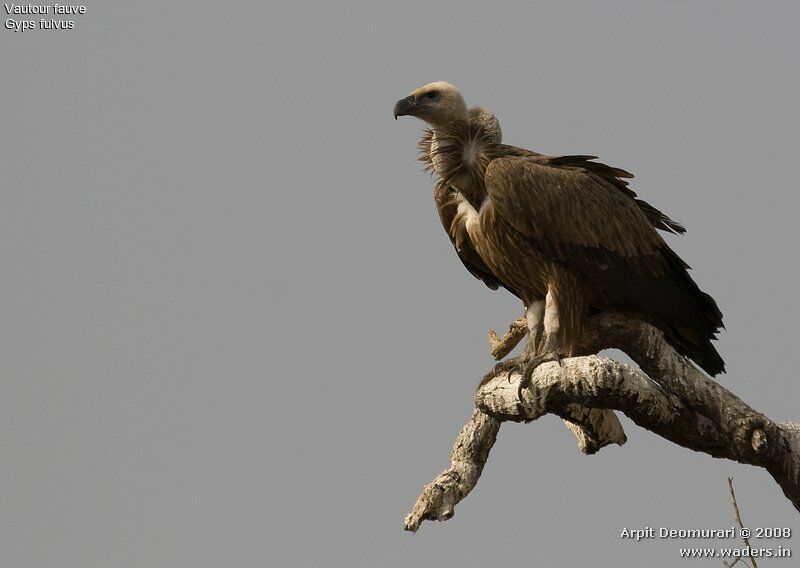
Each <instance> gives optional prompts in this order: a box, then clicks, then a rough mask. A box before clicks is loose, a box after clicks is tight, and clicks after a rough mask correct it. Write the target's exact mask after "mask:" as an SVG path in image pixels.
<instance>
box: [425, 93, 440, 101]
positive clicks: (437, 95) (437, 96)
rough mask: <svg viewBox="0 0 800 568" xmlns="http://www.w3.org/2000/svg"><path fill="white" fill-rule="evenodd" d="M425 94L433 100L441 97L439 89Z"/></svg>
mask: <svg viewBox="0 0 800 568" xmlns="http://www.w3.org/2000/svg"><path fill="white" fill-rule="evenodd" d="M425 96H426V97H428V99H430V100H432V101H435V100H436V99H438V98H439V92H438V91H431V92H430V93H428V94H427V95H425Z"/></svg>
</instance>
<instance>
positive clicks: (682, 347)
mask: <svg viewBox="0 0 800 568" xmlns="http://www.w3.org/2000/svg"><path fill="white" fill-rule="evenodd" d="M570 158H571V159H572V160H571V162H572V163H573V164H574V163H575V161H576V160H577V161H579V160H585V159H586V158H587V157H570ZM560 160H561V162H560V163H559V161H560ZM565 163H569V162H566V161H564V159H563V158H549V157H545V156H539V157H537V156H521V157H502V158H496V159H494V160H492V161H491V162H490V163H489V165H488V167H487V169H486V174H485V184H486V191H487V193H488V195H489V197H490V198H491V203H492V207H493V208H494V211H495V212H496V214H497V215H498V216H500V217H502V218H503V219H504V220H505V221H506V222H507V223H509V224H510V225H511V226H512V227H513V229H514V230H516V231H518V232H519V233H521V234H522V235H524V236H525V237H527V238H528V240H529V242H530V243H531V246H532V247H533V248H534V250H535V251H536V252H537V253H538V254H541V255H543V256H545V257H548V258H551V259H552V260H555V261H557V262H558V263H559V264H560V265H563V266H564V267H565V268H566V269H568V270H571V271H573V272H574V273H575V274H577V275H580V276H581V277H582V278H583V279H584V280H585V282H586V283H587V285H588V286H590V287H591V290H592V303H593V304H592V305H593V307H595V308H599V309H621V310H632V311H636V312H638V313H640V314H642V315H643V316H644V317H645V318H646V319H648V320H649V321H650V322H651V323H653V324H654V325H656V326H658V327H659V328H661V329H662V330H663V331H664V333H665V335H666V337H667V339H668V340H669V341H670V343H671V344H672V345H673V346H674V347H675V348H676V349H677V350H678V351H679V352H681V353H683V354H684V355H687V356H689V357H690V358H692V359H693V360H694V361H696V362H697V363H698V364H699V365H700V366H701V367H703V368H704V369H705V370H706V371H707V372H709V373H710V374H712V375H714V374H716V373H719V372H721V371H723V370H724V363H723V361H722V358H721V357H720V356H719V354H718V353H717V351H716V349H715V348H714V346H713V345H712V344H711V341H710V340H711V339H714V338H715V336H716V333H717V331H718V330H719V329H720V328H721V327H722V314H721V313H720V311H719V308H717V305H716V303H715V302H714V300H713V298H711V296H709V295H708V294H705V293H704V292H702V291H701V290H700V289H699V288H698V286H697V284H695V282H694V281H693V280H692V278H691V277H690V276H689V273H688V272H687V268H688V266H687V265H686V264H685V263H684V262H683V261H682V260H681V259H680V258H679V257H678V255H677V254H675V253H674V252H673V251H672V250H671V249H670V248H669V247H668V246H667V244H666V243H665V242H664V240H663V239H662V238H661V236H660V235H659V234H658V232H657V231H656V230H655V227H657V226H658V224H657V223H656V222H655V221H657V220H658V218H659V217H657V216H655V215H654V213H653V212H656V213H658V215H660V216H663V217H664V218H665V219H667V220H668V219H669V218H668V217H666V216H665V215H663V214H661V213H660V212H659V211H658V210H657V209H655V208H652V207H650V206H649V205H647V208H649V210H648V209H647V208H645V207H643V206H642V205H641V203H643V202H640V201H638V200H637V199H635V194H634V193H633V192H631V191H630V190H628V192H629V193H626V191H625V190H626V189H627V188H626V187H625V186H620V185H618V184H615V183H612V181H611V180H610V179H609V176H610V177H616V176H617V175H619V174H616V173H615V174H614V175H613V176H612V172H615V171H620V172H621V171H622V170H614V169H613V168H609V170H610V172H598V171H592V169H590V168H587V167H576V166H574V165H573V166H565V165H563V164H565ZM603 167H604V168H608V166H603ZM670 222H671V221H670ZM665 224H667V223H666V222H665ZM667 226H668V228H670V229H673V230H674V227H671V226H670V225H669V224H667ZM678 227H680V226H679V225H678Z"/></svg>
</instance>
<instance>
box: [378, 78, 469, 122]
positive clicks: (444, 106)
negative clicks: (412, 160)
mask: <svg viewBox="0 0 800 568" xmlns="http://www.w3.org/2000/svg"><path fill="white" fill-rule="evenodd" d="M398 116H416V117H417V118H420V119H422V120H424V121H425V122H427V123H428V124H430V125H432V126H441V125H444V124H448V123H450V122H453V121H455V120H466V119H467V105H466V103H465V102H464V97H462V96H461V93H460V92H459V91H458V89H456V88H455V86H454V85H451V84H450V83H446V82H445V81H436V82H435V83H428V84H427V85H425V86H424V87H420V88H419V89H417V90H415V91H414V92H413V93H411V94H410V95H409V96H407V97H406V98H404V99H400V100H399V101H397V102H396V103H395V105H394V117H395V119H396V118H397V117H398Z"/></svg>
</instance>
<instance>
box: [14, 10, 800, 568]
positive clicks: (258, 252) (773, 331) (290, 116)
mask: <svg viewBox="0 0 800 568" xmlns="http://www.w3.org/2000/svg"><path fill="white" fill-rule="evenodd" d="M86 6H87V13H86V15H84V16H79V17H77V18H76V27H75V29H74V30H64V31H62V30H53V31H41V30H34V31H28V32H25V33H23V34H18V33H17V34H15V33H13V32H11V31H9V30H6V29H0V54H2V61H3V67H2V71H3V79H2V81H3V87H2V89H0V119H1V120H2V126H3V132H4V136H3V137H2V138H1V139H0V156H2V158H1V159H2V171H3V188H4V191H3V194H2V195H3V203H2V207H0V263H2V266H3V267H4V270H3V271H2V274H0V289H2V292H3V293H2V295H0V321H2V325H1V326H0V334H1V335H2V337H0V344H1V345H2V357H0V455H2V456H3V459H2V465H1V466H0V558H1V559H2V561H0V564H2V565H3V566H9V567H14V568H23V567H24V568H28V567H30V568H34V567H35V568H45V567H54V568H55V567H58V568H64V567H68V566H69V567H71V566H75V567H81V568H86V567H95V566H96V567H101V566H103V567H105V566H120V567H126V566H131V567H133V566H137V567H138V566H147V567H149V568H151V567H162V566H163V567H176V566H191V567H200V566H209V567H211V566H237V567H238V566H265V565H269V566H370V567H372V566H386V567H394V566H463V567H472V566H501V565H505V564H512V563H513V564H519V563H523V564H525V565H531V566H533V565H536V566H547V567H551V568H557V567H571V566H588V565H592V566H611V565H614V566H625V567H628V566H630V567H640V566H645V565H646V566H651V567H662V566H676V565H679V564H680V565H685V566H694V565H698V566H700V565H702V566H705V565H709V566H714V565H717V564H715V563H714V562H708V561H706V562H703V561H690V560H682V559H680V558H678V548H680V547H683V546H693V545H694V546H715V545H717V544H718V543H717V542H710V543H709V544H704V543H703V542H702V541H682V542H681V543H679V542H676V541H651V542H642V543H633V542H624V541H621V540H620V539H619V533H620V531H621V530H622V528H623V527H643V526H646V525H649V526H656V527H658V526H669V527H674V528H710V527H728V526H730V525H731V523H732V518H731V514H730V513H731V507H730V502H729V497H728V493H727V485H726V481H725V478H726V477H727V476H729V475H730V476H733V477H735V479H736V487H737V491H738V494H739V501H740V505H741V506H742V508H743V515H744V516H745V520H746V521H747V522H748V524H750V525H751V526H776V527H781V526H790V527H793V528H794V529H800V525H798V523H797V519H798V517H797V513H796V512H795V511H794V509H793V508H792V507H791V505H790V504H789V502H788V501H787V500H786V499H785V498H784V497H783V496H782V494H781V492H780V489H779V488H778V486H777V485H776V484H775V483H774V482H773V481H772V479H771V478H769V476H768V475H767V474H766V473H765V472H764V471H762V470H757V469H754V468H750V467H746V466H741V465H737V464H734V463H731V462H722V461H718V460H713V459H712V458H710V457H708V456H706V455H700V454H693V453H691V452H689V451H687V450H684V449H680V448H678V447H675V446H672V445H670V444H669V443H667V442H665V441H663V440H662V439H660V438H658V437H656V436H654V435H651V434H649V433H648V432H646V431H643V430H641V429H639V428H637V427H635V426H634V425H632V424H631V423H630V421H627V420H625V425H626V429H627V432H628V436H629V442H628V444H627V445H626V446H625V447H623V448H616V447H615V448H608V449H605V450H603V451H602V452H601V453H600V454H599V455H596V456H592V457H586V456H583V455H581V454H580V453H579V452H578V450H577V448H576V445H575V442H574V440H573V439H572V436H571V434H570V433H569V432H568V431H567V429H566V428H564V426H563V425H562V424H561V423H560V421H559V420H557V419H555V418H552V417H548V418H545V419H542V420H540V421H538V422H536V423H533V424H529V425H513V424H508V425H505V426H504V427H503V428H502V429H501V432H500V437H499V440H498V443H497V444H496V445H495V447H494V450H493V452H492V455H491V457H490V459H489V463H488V465H487V467H486V469H485V471H484V474H483V477H482V478H481V481H480V483H479V485H478V487H477V489H476V490H475V491H474V493H473V494H472V495H470V496H469V497H468V498H467V500H465V501H464V502H463V503H462V504H461V505H460V506H459V507H458V508H457V510H456V516H455V517H454V518H453V519H452V520H450V521H449V522H447V523H443V524H430V523H428V524H425V525H424V526H423V527H422V529H421V530H420V532H419V533H418V534H417V535H414V536H412V535H409V534H406V533H404V532H403V531H402V521H403V517H404V516H405V514H406V513H407V512H408V510H409V509H410V507H411V505H412V504H413V502H414V499H415V498H416V496H417V494H418V493H419V490H420V488H421V486H422V485H423V484H424V483H427V482H428V481H430V480H431V479H432V478H433V477H434V476H435V475H436V474H437V473H438V472H439V471H441V469H443V467H444V466H445V465H446V461H447V456H448V454H449V451H450V445H451V443H452V440H453V438H454V437H455V435H456V434H457V432H458V430H459V428H460V427H461V425H462V424H463V423H464V421H466V419H467V418H468V417H469V415H470V410H471V404H472V394H473V389H474V386H475V385H476V384H477V382H478V380H479V378H480V377H481V376H482V374H483V373H484V372H485V371H486V370H487V369H488V368H489V367H490V365H491V364H492V361H491V358H490V356H489V354H488V349H487V346H486V338H485V336H486V330H487V328H489V327H495V328H497V329H500V328H504V326H506V325H507V324H508V323H509V322H510V321H511V320H512V319H513V318H515V317H517V316H518V315H519V314H520V313H521V311H520V310H521V305H520V303H519V301H518V300H516V299H515V298H513V297H511V296H510V295H509V294H506V293H502V292H491V291H489V290H488V289H486V288H485V287H484V286H483V285H482V284H481V283H480V282H478V281H477V280H474V279H473V278H472V277H471V276H469V274H468V273H467V272H466V271H465V270H464V269H463V267H462V266H461V264H460V262H459V260H458V259H457V257H456V256H455V254H454V253H453V251H452V248H451V245H450V243H449V242H448V239H447V237H446V235H445V234H444V232H443V230H442V228H441V226H440V225H439V220H438V218H437V215H436V211H435V209H434V206H433V202H432V196H431V193H432V182H431V179H430V178H429V177H428V176H427V175H425V174H423V173H421V171H420V164H419V163H418V162H415V161H414V160H415V157H416V149H415V142H416V140H417V138H418V134H419V130H420V124H419V123H418V122H416V121H414V120H412V119H407V120H400V121H398V122H395V121H394V120H392V116H391V109H392V105H393V103H394V101H395V100H397V99H398V98H400V97H402V96H405V95H406V94H408V93H409V92H410V91H411V90H412V89H413V88H415V87H417V86H419V85H421V84H424V83H427V82H429V81H433V80H437V79H444V80H448V81H451V82H453V83H455V84H456V85H458V86H459V87H460V88H461V90H462V92H463V93H464V95H465V97H466V99H467V102H468V104H482V105H485V106H487V107H489V108H491V109H492V110H493V111H494V112H495V113H496V114H497V116H498V117H499V119H500V121H501V123H502V125H503V131H504V137H505V140H506V141H507V142H509V143H512V144H517V145H521V146H525V147H528V148H531V149H535V150H537V151H540V152H546V153H553V154H558V153H571V154H575V153H586V154H595V155H598V156H600V157H601V158H602V160H603V161H604V162H606V163H609V164H612V165H617V166H620V167H623V168H625V169H628V170H630V171H632V172H634V173H635V174H636V175H637V179H636V180H635V183H634V188H635V189H636V190H637V191H638V192H639V193H640V194H641V195H642V196H643V197H644V198H645V199H647V200H648V201H650V202H651V203H653V204H654V205H656V206H657V207H659V208H660V209H662V210H664V211H665V212H667V213H668V214H669V215H670V216H672V217H673V218H675V219H678V220H680V221H682V222H683V223H684V224H685V225H686V226H687V228H688V230H689V232H688V234H687V235H686V236H684V237H680V238H671V239H670V244H671V245H672V246H673V247H674V248H675V249H676V250H677V251H678V252H679V253H680V254H681V255H682V256H683V257H684V258H685V260H687V262H689V264H691V265H692V266H693V267H694V268H695V270H694V272H693V275H694V276H695V278H696V280H697V281H698V282H699V283H700V285H701V286H702V287H703V288H704V289H705V290H706V291H708V292H709V293H711V294H712V295H713V296H714V297H715V298H716V299H717V301H718V303H719V305H720V307H721V308H722V310H723V312H724V314H725V323H726V326H727V331H725V332H724V333H723V334H722V336H721V340H720V341H719V343H718V347H719V350H720V352H721V353H722V355H723V356H724V357H725V359H726V362H727V368H728V373H727V374H726V375H723V376H722V377H721V378H720V381H721V382H722V383H723V384H724V385H725V386H726V387H728V388H730V389H731V390H733V391H734V392H735V393H736V394H738V395H739V396H741V397H742V398H744V399H745V400H746V401H747V402H749V403H750V404H751V405H752V406H753V407H754V408H756V409H758V410H761V411H763V412H765V413H766V414H768V415H769V416H770V417H772V418H773V419H776V420H789V419H800V409H798V404H797V402H798V395H799V394H800V387H798V379H797V376H796V375H797V373H796V372H795V369H793V368H792V367H791V361H792V360H793V357H792V355H793V354H794V351H795V350H796V342H797V324H796V322H797V320H798V316H800V308H798V302H797V297H796V290H797V282H798V280H800V261H799V258H800V257H798V253H797V245H796V243H797V237H796V231H797V211H798V206H800V201H799V200H800V198H798V177H799V176H798V168H797V153H798V149H799V148H800V143H799V142H798V136H797V132H798V131H800V119H799V118H798V112H797V109H796V105H797V101H798V94H799V93H800V73H798V63H797V62H798V55H799V54H798V51H800V49H799V48H800V39H799V38H798V35H797V30H796V24H797V21H798V17H799V16H800V10H798V8H797V5H796V4H795V3H789V2H783V3H781V2H773V3H770V5H769V9H765V8H764V7H763V6H762V5H757V4H755V3H748V2H730V1H726V2H702V3H700V2H681V1H674V2H535V3H513V4H505V5H495V4H491V3H488V2H481V3H475V2H459V3H456V2H450V3H447V4H440V3H431V2H425V3H422V2H404V3H396V4H393V5H385V4H379V3H374V2H372V3H370V2H315V3H302V2H297V3H292V4H291V5H290V4H289V3H283V4H277V3H263V2H238V3H233V5H226V4H224V3H219V2H208V1H205V0H202V1H192V2H188V1H181V2H169V3H166V2H155V1H141V2H117V1H111V0H109V1H106V2H87V3H86ZM5 17H7V16H6V15H5V14H4V18H5ZM793 290H794V291H795V292H793ZM792 542H794V543H796V542H797V538H795V539H793V541H792ZM730 544H733V543H730ZM759 544H762V545H767V546H777V544H780V543H777V542H774V541H773V542H770V543H759ZM784 544H785V543H784ZM788 545H789V546H791V542H790V543H788ZM798 555H800V549H799V550H797V551H795V556H798ZM532 558H533V559H535V561H532V560H531V559H532ZM793 562H795V560H785V561H781V560H774V561H772V563H769V561H766V560H765V561H764V562H763V563H760V564H763V566H765V567H766V568H768V567H769V566H772V565H774V566H790V565H792V563H793Z"/></svg>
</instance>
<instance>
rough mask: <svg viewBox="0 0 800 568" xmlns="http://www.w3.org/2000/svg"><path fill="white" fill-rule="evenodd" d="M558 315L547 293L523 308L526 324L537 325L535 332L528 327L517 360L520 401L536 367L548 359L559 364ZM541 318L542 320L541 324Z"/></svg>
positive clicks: (551, 298)
mask: <svg viewBox="0 0 800 568" xmlns="http://www.w3.org/2000/svg"><path fill="white" fill-rule="evenodd" d="M529 314H530V315H529ZM558 315H559V312H558V307H557V305H556V302H555V299H554V298H553V296H552V295H551V294H549V293H548V294H547V298H546V299H545V300H541V301H539V302H534V303H532V304H531V305H530V306H529V307H528V309H526V310H525V318H526V319H527V320H528V322H529V323H528V325H529V326H530V324H531V320H533V321H534V323H536V325H537V328H536V329H537V332H536V333H535V332H534V328H529V329H530V333H529V341H528V344H527V345H526V348H525V351H524V352H523V354H522V356H521V357H519V361H517V363H518V370H519V371H520V372H521V374H522V378H521V379H520V381H519V387H518V388H517V397H518V398H519V400H520V401H521V400H522V390H523V389H525V388H527V387H528V386H529V385H530V384H531V378H532V377H533V372H534V371H535V370H536V367H538V366H539V365H541V364H542V363H547V362H550V361H557V362H558V364H559V365H560V364H561V357H560V355H559V345H558V328H559V319H558ZM537 316H538V317H537ZM537 320H538V321H537ZM542 320H544V322H543V324H542ZM542 327H543V328H544V341H542V340H541V335H542V329H541V328H542ZM535 336H538V337H535Z"/></svg>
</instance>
